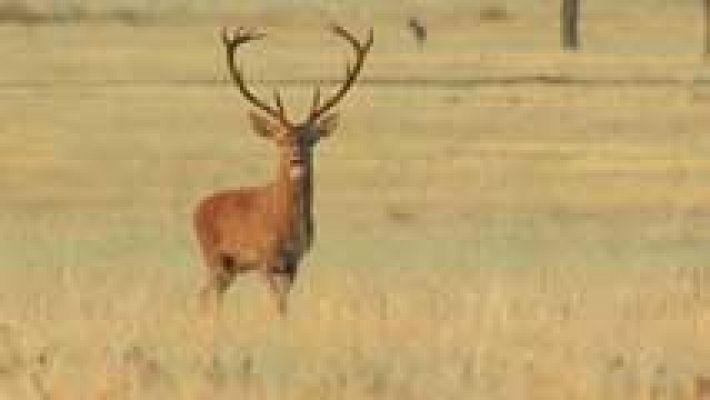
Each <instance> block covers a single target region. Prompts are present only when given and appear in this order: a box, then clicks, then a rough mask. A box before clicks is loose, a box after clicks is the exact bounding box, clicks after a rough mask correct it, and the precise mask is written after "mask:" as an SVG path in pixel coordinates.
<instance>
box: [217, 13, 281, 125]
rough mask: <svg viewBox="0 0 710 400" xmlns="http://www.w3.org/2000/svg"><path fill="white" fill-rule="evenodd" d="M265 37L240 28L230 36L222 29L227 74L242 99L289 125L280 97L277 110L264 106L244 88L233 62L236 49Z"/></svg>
mask: <svg viewBox="0 0 710 400" xmlns="http://www.w3.org/2000/svg"><path fill="white" fill-rule="evenodd" d="M265 36H266V34H265V33H262V32H255V31H249V30H246V29H245V28H242V27H239V28H236V29H232V30H231V36H230V31H229V29H228V28H227V27H223V28H222V29H221V37H222V43H223V44H224V46H225V48H226V50H227V66H228V67H229V73H230V75H231V77H232V80H233V81H234V83H235V84H236V85H237V88H238V89H239V92H240V93H241V94H242V96H244V98H246V99H247V100H248V101H249V102H250V103H252V104H253V105H254V106H256V107H257V108H259V109H261V110H263V111H264V112H266V113H267V114H269V115H270V116H272V117H274V118H277V119H279V120H280V121H282V122H284V123H289V122H288V121H287V120H286V115H285V112H284V108H283V103H282V102H281V97H280V96H279V95H278V94H277V95H276V96H275V97H276V106H277V107H278V109H275V108H273V107H271V106H269V105H268V104H266V103H265V102H263V101H261V100H259V98H258V97H256V95H254V93H252V92H251V91H250V90H249V88H248V87H247V86H246V83H245V82H244V76H243V74H242V70H241V68H239V67H238V66H237V65H236V63H235V60H234V58H235V57H234V56H235V53H236V50H237V47H239V46H240V45H242V44H244V43H247V42H250V41H253V40H258V39H262V38H263V37H265Z"/></svg>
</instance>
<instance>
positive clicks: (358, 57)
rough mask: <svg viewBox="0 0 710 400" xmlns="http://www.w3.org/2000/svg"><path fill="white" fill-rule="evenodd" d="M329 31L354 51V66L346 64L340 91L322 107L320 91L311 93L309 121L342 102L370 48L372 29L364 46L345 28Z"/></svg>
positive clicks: (317, 89)
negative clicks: (311, 101) (345, 41)
mask: <svg viewBox="0 0 710 400" xmlns="http://www.w3.org/2000/svg"><path fill="white" fill-rule="evenodd" d="M331 29H332V31H333V33H335V34H336V35H338V36H340V37H342V38H343V39H345V40H347V41H348V43H350V44H351V45H352V46H353V49H354V50H355V66H354V67H351V66H350V63H348V64H346V66H345V82H343V85H342V86H341V87H340V89H339V90H338V91H337V92H335V94H334V95H333V96H332V97H331V98H329V99H328V100H326V101H325V102H324V103H323V105H320V89H319V88H316V89H315V91H314V92H313V105H312V106H311V112H310V116H309V117H308V120H309V121H315V120H317V119H318V118H319V117H320V116H321V115H323V113H325V112H326V111H328V110H330V109H331V108H333V106H335V105H336V104H338V102H339V101H340V100H342V98H343V96H345V94H346V93H347V92H348V90H350V88H351V87H352V86H353V83H355V81H356V80H357V77H358V75H359V74H360V71H361V70H362V65H363V64H364V62H365V57H366V56H367V53H368V52H369V51H370V48H371V47H372V42H373V32H372V28H370V32H369V34H368V37H367V40H366V41H365V43H364V44H363V43H360V41H358V40H357V39H356V38H355V36H353V35H352V34H351V33H350V32H348V31H346V30H345V28H343V27H342V26H340V25H335V24H334V25H332V26H331Z"/></svg>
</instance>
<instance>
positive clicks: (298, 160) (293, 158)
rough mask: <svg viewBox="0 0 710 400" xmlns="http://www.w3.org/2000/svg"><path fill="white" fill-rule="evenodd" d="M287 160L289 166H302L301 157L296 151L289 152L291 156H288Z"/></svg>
mask: <svg viewBox="0 0 710 400" xmlns="http://www.w3.org/2000/svg"><path fill="white" fill-rule="evenodd" d="M288 159H289V161H290V162H291V164H303V155H302V154H301V152H300V151H298V150H291V154H289V158H288Z"/></svg>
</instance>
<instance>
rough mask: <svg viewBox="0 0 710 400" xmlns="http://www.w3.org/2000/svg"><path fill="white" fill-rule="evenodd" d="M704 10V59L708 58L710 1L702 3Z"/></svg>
mask: <svg viewBox="0 0 710 400" xmlns="http://www.w3.org/2000/svg"><path fill="white" fill-rule="evenodd" d="M703 4H704V8H705V13H704V14H705V20H704V21H703V22H704V24H705V57H708V58H710V0H705V1H703Z"/></svg>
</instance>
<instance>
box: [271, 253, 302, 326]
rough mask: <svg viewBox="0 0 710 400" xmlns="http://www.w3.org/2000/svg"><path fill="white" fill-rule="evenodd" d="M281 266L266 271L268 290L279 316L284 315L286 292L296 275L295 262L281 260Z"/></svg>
mask: <svg viewBox="0 0 710 400" xmlns="http://www.w3.org/2000/svg"><path fill="white" fill-rule="evenodd" d="M282 265H283V266H279V268H272V269H268V270H267V271H266V281H267V283H268V285H269V292H270V295H271V298H272V300H273V302H274V305H275V307H276V311H277V312H278V314H279V316H280V317H282V318H283V317H285V316H286V310H287V302H288V293H289V292H290V291H291V287H292V286H293V281H294V279H295V277H296V266H295V263H291V262H288V261H286V262H283V263H282Z"/></svg>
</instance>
